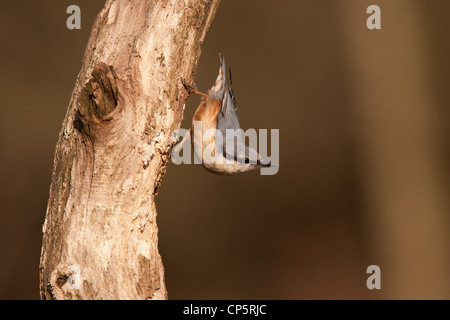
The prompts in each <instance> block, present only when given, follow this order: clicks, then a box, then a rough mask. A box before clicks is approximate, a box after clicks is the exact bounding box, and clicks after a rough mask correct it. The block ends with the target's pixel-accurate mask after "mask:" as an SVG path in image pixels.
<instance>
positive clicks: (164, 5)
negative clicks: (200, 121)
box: [39, 0, 220, 299]
mask: <svg viewBox="0 0 450 320" xmlns="http://www.w3.org/2000/svg"><path fill="white" fill-rule="evenodd" d="M219 2H220V0H210V1H209V0H184V1H183V0H158V1H141V0H108V1H106V4H105V6H104V8H103V9H102V11H101V12H100V13H99V15H98V17H97V19H96V22H95V23H94V26H93V29H92V32H91V36H90V39H89V42H88V45H87V48H86V51H85V55H84V59H83V63H82V67H81V71H80V73H79V75H78V78H77V81H76V84H75V88H74V90H73V93H72V98H71V101H70V104H69V107H68V111H67V114H66V117H65V119H64V122H63V125H62V130H61V132H60V135H59V140H58V143H57V146H56V151H55V156H54V166H53V175H52V183H51V187H50V196H49V201H48V207H47V214H46V219H45V223H44V225H43V244H42V252H41V262H40V270H39V271H40V292H41V298H42V299H167V291H166V287H165V283H164V268H163V264H162V260H161V257H160V255H159V252H158V234H157V233H158V228H157V224H156V214H157V213H156V208H155V202H154V198H155V196H156V195H157V193H158V188H159V186H160V184H161V180H162V178H163V176H164V173H165V170H166V165H167V162H168V159H169V155H170V150H171V147H172V143H173V142H172V141H171V133H172V132H173V131H174V130H175V129H177V128H179V127H180V124H181V120H182V115H183V110H184V102H185V99H186V98H187V93H186V92H185V91H184V89H183V86H182V84H181V82H180V78H181V77H183V78H186V79H188V81H192V80H193V77H194V73H195V70H196V65H197V61H198V59H199V55H200V51H201V44H202V42H203V39H204V37H205V34H206V32H207V30H208V28H209V26H210V24H211V21H212V19H213V17H214V14H215V12H216V9H217V7H218V5H219ZM70 266H79V267H80V273H79V276H80V277H79V279H80V280H81V283H80V284H77V283H75V284H74V283H73V280H75V281H76V280H77V279H78V278H76V277H74V276H73V274H71V271H70ZM77 285H79V288H78V289H77V288H74V287H76V286H77Z"/></svg>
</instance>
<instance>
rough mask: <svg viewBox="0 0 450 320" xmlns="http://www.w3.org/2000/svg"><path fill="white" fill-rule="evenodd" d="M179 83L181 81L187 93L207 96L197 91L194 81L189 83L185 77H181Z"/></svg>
mask: <svg viewBox="0 0 450 320" xmlns="http://www.w3.org/2000/svg"><path fill="white" fill-rule="evenodd" d="M181 83H183V86H184V88H185V89H186V91H187V93H189V94H192V93H193V94H197V95H199V96H202V97H205V98H206V97H208V95H207V94H205V93H203V92H200V91H198V89H197V85H196V84H195V83H194V82H193V83H192V84H190V83H189V82H187V81H186V79H184V78H181Z"/></svg>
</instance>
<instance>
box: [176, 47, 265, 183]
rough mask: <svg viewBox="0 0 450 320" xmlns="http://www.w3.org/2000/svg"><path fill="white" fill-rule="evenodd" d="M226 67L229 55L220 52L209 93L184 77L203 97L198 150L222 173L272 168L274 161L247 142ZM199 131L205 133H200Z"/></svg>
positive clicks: (209, 166)
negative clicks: (213, 82) (264, 156)
mask: <svg viewBox="0 0 450 320" xmlns="http://www.w3.org/2000/svg"><path fill="white" fill-rule="evenodd" d="M225 67H226V66H225V58H224V56H223V54H220V69H219V75H218V76H217V79H216V82H215V84H214V86H213V87H212V88H211V89H210V90H208V92H207V93H206V94H205V93H202V92H200V91H198V90H197V87H196V86H195V84H192V85H191V84H189V83H187V82H186V80H184V79H182V82H183V85H184V87H185V88H186V91H187V92H188V93H189V94H191V93H193V94H197V95H200V96H202V98H201V101H200V104H199V106H198V107H197V110H196V111H195V114H194V118H193V121H192V129H191V130H194V134H193V138H192V139H191V141H192V145H193V147H194V153H195V155H196V156H197V157H198V158H199V159H201V160H202V161H201V163H202V165H203V167H204V168H205V169H206V170H208V171H210V172H212V173H215V174H219V175H236V174H239V173H241V172H245V171H250V170H253V169H257V168H259V167H270V166H272V165H273V164H271V163H270V162H268V161H264V160H263V159H262V158H261V156H260V155H259V154H258V152H257V151H256V150H255V149H253V148H251V147H249V146H246V145H245V138H244V135H243V131H242V129H241V127H240V125H239V119H238V114H237V108H236V99H235V97H234V93H233V89H232V87H231V69H230V77H229V81H227V75H226V68H225ZM199 126H200V128H199ZM197 130H198V131H199V132H201V134H196V132H195V131H197Z"/></svg>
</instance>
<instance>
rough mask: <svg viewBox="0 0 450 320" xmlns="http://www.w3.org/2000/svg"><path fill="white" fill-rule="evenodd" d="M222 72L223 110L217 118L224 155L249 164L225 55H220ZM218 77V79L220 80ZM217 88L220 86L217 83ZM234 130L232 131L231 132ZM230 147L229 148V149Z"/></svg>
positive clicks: (247, 151)
mask: <svg viewBox="0 0 450 320" xmlns="http://www.w3.org/2000/svg"><path fill="white" fill-rule="evenodd" d="M220 63H221V66H220V71H219V77H220V76H221V75H222V79H221V80H222V81H223V82H222V86H221V87H222V88H221V89H222V90H223V91H222V92H223V96H222V109H221V111H220V112H219V115H218V117H217V129H218V130H219V131H220V132H221V133H222V137H223V141H222V144H223V154H224V156H225V157H227V158H228V159H234V160H236V161H239V162H242V163H248V158H249V150H248V147H246V146H245V139H244V136H243V132H242V130H240V129H241V126H240V124H239V117H238V113H237V107H236V98H235V96H234V92H233V88H232V87H231V69H230V71H229V73H230V76H229V80H228V79H227V74H226V71H225V70H226V64H225V58H224V56H223V54H220ZM219 77H218V79H219ZM215 86H216V87H217V88H219V87H220V86H219V85H218V83H217V81H216V85H215ZM227 130H228V131H227ZM230 130H232V131H230ZM227 146H228V148H227Z"/></svg>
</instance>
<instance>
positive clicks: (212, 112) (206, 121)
mask: <svg viewBox="0 0 450 320" xmlns="http://www.w3.org/2000/svg"><path fill="white" fill-rule="evenodd" d="M221 108H222V103H221V100H218V99H210V98H208V99H206V101H202V102H201V103H200V105H199V106H198V108H197V110H196V111H195V114H194V118H193V121H192V130H193V134H194V139H193V143H194V147H195V146H198V147H200V146H201V150H203V149H205V148H206V147H207V146H208V145H211V144H212V143H214V142H215V133H216V128H217V116H218V115H219V112H220V110H221Z"/></svg>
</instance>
